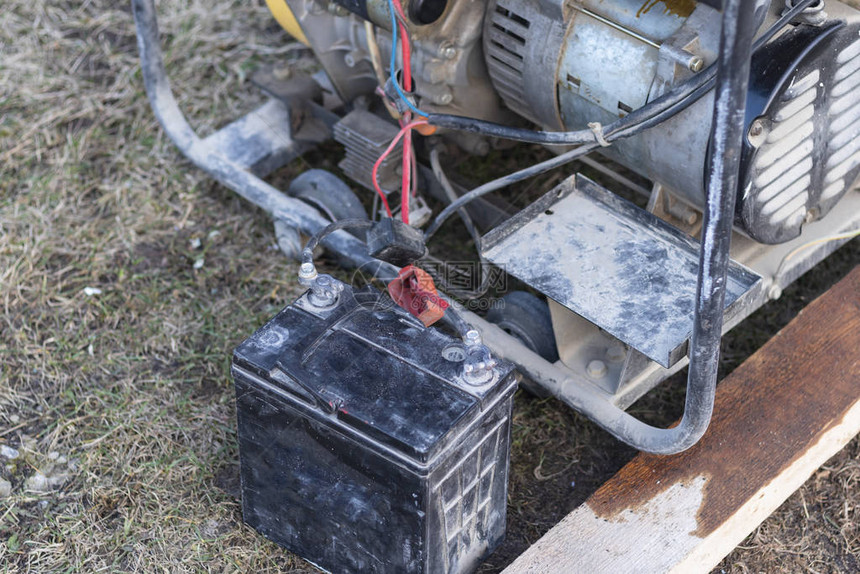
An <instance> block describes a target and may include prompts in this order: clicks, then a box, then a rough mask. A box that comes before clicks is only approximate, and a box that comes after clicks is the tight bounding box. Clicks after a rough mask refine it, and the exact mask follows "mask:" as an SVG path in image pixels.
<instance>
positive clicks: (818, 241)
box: [779, 229, 860, 267]
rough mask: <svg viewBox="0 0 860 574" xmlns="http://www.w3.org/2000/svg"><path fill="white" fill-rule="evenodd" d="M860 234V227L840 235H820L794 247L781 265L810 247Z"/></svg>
mask: <svg viewBox="0 0 860 574" xmlns="http://www.w3.org/2000/svg"><path fill="white" fill-rule="evenodd" d="M858 235H860V229H855V230H854V231H848V232H846V233H840V234H839V235H831V236H830V237H820V238H818V239H816V240H814V241H810V242H809V243H804V244H803V245H801V246H800V247H798V248H796V249H794V250H793V251H792V252H790V253H789V254H788V255H786V256H785V257H783V258H782V261H781V262H780V264H779V266H780V267H782V264H783V263H785V262H786V261H788V260H789V259H791V258H792V257H794V256H795V255H797V254H798V253H800V252H801V251H803V250H804V249H808V248H810V247H813V246H815V245H820V244H822V243H830V242H831V241H839V240H840V239H851V238H852V237H857V236H858Z"/></svg>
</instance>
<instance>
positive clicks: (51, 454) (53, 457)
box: [48, 450, 60, 460]
mask: <svg viewBox="0 0 860 574" xmlns="http://www.w3.org/2000/svg"><path fill="white" fill-rule="evenodd" d="M58 458H60V453H58V452H57V451H55V450H52V451H51V452H49V453H48V460H57V459H58Z"/></svg>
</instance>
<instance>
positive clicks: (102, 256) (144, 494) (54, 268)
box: [0, 0, 860, 572]
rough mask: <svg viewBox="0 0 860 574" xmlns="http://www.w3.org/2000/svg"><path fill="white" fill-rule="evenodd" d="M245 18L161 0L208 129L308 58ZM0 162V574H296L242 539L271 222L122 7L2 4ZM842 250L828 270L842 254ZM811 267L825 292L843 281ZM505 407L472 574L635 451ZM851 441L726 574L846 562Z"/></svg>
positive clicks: (289, 289)
mask: <svg viewBox="0 0 860 574" xmlns="http://www.w3.org/2000/svg"><path fill="white" fill-rule="evenodd" d="M259 4H260V3H259V2H247V1H244V0H242V1H234V2H212V1H208V0H207V1H205V2H204V1H202V0H191V1H182V2H180V1H178V0H171V1H167V0H164V1H162V2H161V3H160V12H161V15H162V18H161V23H162V37H163V41H164V42H165V47H166V50H165V53H166V58H167V63H168V67H169V69H170V70H171V75H172V79H173V82H174V86H175V87H176V90H177V92H178V95H179V98H180V101H181V104H182V106H183V108H184V109H185V110H186V112H187V113H188V114H189V115H190V117H191V118H192V123H194V125H195V127H197V128H198V129H200V131H202V132H204V133H206V132H209V131H211V130H212V129H214V128H215V127H217V126H218V125H220V124H222V123H224V121H226V120H227V119H229V118H233V117H236V116H237V115H239V114H240V113H242V112H244V111H246V110H248V109H251V108H252V107H253V106H254V105H255V104H257V103H259V101H260V98H259V96H258V95H256V92H255V91H254V90H253V89H252V88H250V87H248V86H246V85H242V82H243V79H244V77H245V75H246V73H247V72H248V71H249V70H250V69H252V68H253V67H254V66H255V65H257V63H258V62H260V61H262V60H267V61H272V60H275V59H289V60H291V61H292V65H295V66H300V67H308V66H311V65H312V62H311V61H310V60H309V58H308V56H307V54H306V53H304V52H302V51H298V50H296V48H295V44H293V43H291V42H290V41H289V39H288V38H287V37H286V36H285V35H283V34H282V33H281V32H280V31H279V30H278V29H277V28H276V26H275V25H274V23H273V21H272V20H271V18H270V17H269V15H268V13H267V12H266V10H265V9H264V8H262V7H261V6H260V5H259ZM314 161H319V162H322V163H323V164H329V165H331V164H332V163H333V162H334V161H336V158H335V159H334V160H332V159H331V158H329V157H328V156H326V155H324V154H323V155H320V154H317V156H316V157H315V159H314ZM0 166H2V167H0V169H2V171H0V305H2V307H3V312H2V327H0V329H2V338H0V356H2V361H0V445H5V446H9V447H14V448H15V449H17V450H18V451H19V457H18V458H17V459H15V460H11V461H10V460H8V459H2V460H0V462H2V463H3V466H0V477H2V479H4V480H6V481H9V482H10V483H11V488H12V492H11V495H9V496H6V497H3V498H0V568H4V569H5V570H7V571H15V572H17V571H21V572H25V571H28V572H62V571H67V572H73V571H100V570H106V571H116V570H123V571H125V570H133V571H143V572H157V571H169V572H173V571H186V570H187V571H219V572H220V571H241V572H244V571H257V572H290V571H306V570H309V569H310V567H309V566H307V565H306V564H305V563H303V562H302V561H300V560H297V559H295V558H294V557H292V556H290V555H289V554H288V553H286V552H284V551H282V550H280V549H279V548H278V547H276V546H275V545H273V544H271V543H268V542H267V541H265V540H264V539H263V538H261V537H260V536H258V535H256V533H254V532H253V531H251V530H250V529H248V528H247V527H245V526H243V525H242V522H241V513H240V506H239V503H238V502H237V500H236V493H237V482H236V481H237V450H236V441H235V423H234V407H233V396H232V386H231V382H230V379H229V374H228V363H229V354H230V351H231V349H232V348H233V346H235V344H236V343H238V342H239V341H240V340H241V339H242V338H243V337H244V336H246V335H247V334H249V333H250V332H251V331H252V330H253V329H254V328H256V327H257V326H258V325H259V324H261V323H262V321H264V320H265V319H266V318H268V317H269V316H271V315H272V314H273V313H274V312H275V311H276V310H277V309H279V308H280V307H281V306H283V305H284V304H285V303H287V302H288V301H289V300H290V299H291V298H292V297H294V296H295V295H296V294H297V292H298V286H297V285H296V284H295V282H294V281H293V279H292V278H293V277H294V273H295V268H294V265H293V264H291V263H289V262H287V261H285V260H284V259H283V258H282V257H279V255H278V253H277V251H276V249H275V248H274V237H273V234H272V231H271V228H270V223H269V221H268V220H267V218H266V217H264V216H263V215H261V214H260V213H259V212H257V211H255V210H253V209H251V208H249V206H248V205H246V204H244V203H243V202H241V201H240V200H238V199H236V198H235V197H234V196H233V195H232V194H231V193H229V192H228V191H226V190H224V189H223V188H221V187H219V186H217V185H215V184H214V183H212V181H211V180H209V179H208V178H207V177H206V176H204V175H203V174H202V173H200V172H199V171H197V170H196V169H193V168H192V167H190V166H189V165H188V163H187V162H185V161H184V160H183V159H182V158H181V156H180V155H179V154H178V152H177V151H176V150H175V149H174V148H173V147H172V145H171V144H170V142H169V141H167V139H166V138H165V136H164V135H163V134H162V132H161V131H160V130H159V128H158V126H157V125H156V122H155V120H154V119H153V117H152V115H151V113H150V111H149V108H148V105H147V103H146V100H145V97H144V94H143V90H142V85H141V81H140V74H139V71H138V68H137V55H136V49H135V40H134V30H133V23H132V19H131V15H130V12H129V10H128V7H127V3H126V2H125V1H123V2H119V3H117V2H110V1H108V0H90V1H85V2H73V1H71V0H52V1H47V0H7V1H6V2H4V4H3V10H0ZM304 167H305V166H304V164H303V163H302V162H299V163H298V164H296V165H293V166H291V167H290V168H289V169H288V170H287V172H286V173H284V174H281V176H280V177H281V178H284V179H286V178H287V177H289V175H290V173H295V172H296V171H298V170H301V169H303V168H304ZM198 241H199V246H198ZM856 245H857V243H856V242H855V247H854V250H853V251H849V252H848V255H847V257H846V256H845V255H842V259H843V260H844V259H847V260H849V262H850V259H852V258H854V260H855V261H856V256H857V249H856ZM843 251H844V250H843ZM200 261H202V266H200V264H199V263H198V262H200ZM195 263H198V267H197V268H195ZM845 265H846V264H845V263H844V262H843V264H842V267H838V266H837V269H843V268H845ZM827 273H828V272H826V271H825V275H826V279H825V280H824V283H827V282H828V281H829V282H832V281H833V280H835V278H836V277H837V276H838V275H839V273H840V272H839V271H834V272H829V274H827ZM88 288H90V289H97V290H98V292H93V291H91V290H88ZM822 288H823V287H822ZM88 292H89V293H93V294H90V295H88V294H87V293H88ZM800 296H801V295H797V294H795V298H794V299H793V300H794V301H795V304H794V307H795V308H793V310H791V311H789V312H786V311H785V310H783V311H780V313H782V314H783V315H787V316H786V317H781V318H779V319H778V320H777V323H778V322H779V321H781V320H782V319H786V320H787V317H790V316H791V314H793V313H795V312H796V308H797V307H800V306H802V303H803V301H802V300H799V299H798V297H800ZM765 321H766V323H765V324H770V325H771V328H775V327H774V326H773V324H772V323H767V321H770V319H765ZM762 331H763V333H764V334H766V333H767V332H769V331H768V328H765V329H763V330H762ZM770 332H772V331H770ZM765 338H766V337H765ZM753 339H754V340H753V341H748V340H746V339H739V340H738V339H733V341H737V342H736V343H735V345H737V346H738V347H739V349H733V348H731V349H729V350H731V351H732V356H737V357H742V356H743V354H744V353H745V352H749V351H750V350H752V349H753V348H755V346H757V345H760V344H761V342H763V341H761V340H760V339H761V335H759V336H758V339H756V338H755V337H753ZM744 349H745V350H744ZM667 393H668V394H667V395H666V396H668V397H671V396H672V395H671V391H667ZM520 399H521V400H519V403H518V407H517V412H516V414H515V416H516V421H517V422H518V425H517V428H516V430H515V434H514V453H513V465H514V466H513V468H514V476H513V478H512V486H511V506H510V517H511V520H510V534H509V542H508V543H507V545H506V547H505V548H504V549H503V551H502V552H500V553H499V554H497V555H496V556H494V557H493V558H492V559H491V563H490V565H489V566H488V569H493V568H498V567H499V566H501V565H502V564H503V563H505V562H506V561H507V560H509V559H510V558H511V557H512V556H514V555H515V554H516V553H517V552H519V551H520V550H521V549H522V548H523V547H524V546H525V545H527V544H528V543H530V542H532V541H534V540H535V539H536V538H537V537H538V536H539V535H540V534H541V533H543V532H544V531H545V530H546V529H547V528H548V527H549V526H551V525H552V524H553V523H554V522H555V521H557V520H558V518H559V517H560V516H561V515H563V513H565V512H566V511H568V510H570V508H571V507H572V506H573V505H575V504H576V503H578V502H579V501H581V500H582V499H584V497H585V496H587V494H588V493H589V492H590V491H591V490H593V488H594V487H595V486H596V485H597V484H599V483H600V482H601V481H602V480H605V479H606V478H607V477H608V476H609V475H610V474H611V473H612V472H613V471H614V469H616V468H618V467H619V466H621V465H622V464H623V463H624V462H625V461H626V460H627V459H628V458H629V457H630V456H631V455H632V452H631V451H630V450H629V449H627V448H625V447H622V446H620V445H618V444H617V443H615V442H614V441H612V440H610V439H608V438H607V437H606V435H605V434H603V433H601V432H600V431H598V430H597V429H596V428H595V427H593V425H590V424H589V423H587V422H586V421H584V420H583V419H582V418H581V417H579V416H577V415H575V414H574V413H572V412H571V411H569V410H568V409H566V408H565V407H563V406H561V405H559V404H558V403H555V402H553V401H540V400H536V399H532V398H529V397H524V396H523V397H520ZM667 401H668V399H666V398H665V397H663V398H661V396H660V395H658V396H657V397H656V398H655V399H652V402H650V403H646V404H645V405H644V406H643V407H641V408H642V409H645V410H647V409H657V408H658V407H661V406H662V405H663V403H664V402H667ZM671 416H672V412H671V410H670V411H666V414H664V418H665V417H671ZM858 450H860V446H858V442H857V441H856V440H855V441H854V442H853V443H852V444H851V446H849V447H848V448H847V449H846V450H845V451H843V453H841V454H840V455H839V456H837V457H836V458H835V459H834V460H833V461H831V463H829V464H828V465H827V466H826V467H824V468H822V469H821V470H820V471H819V472H818V473H817V474H816V476H815V477H814V478H813V479H811V480H810V482H809V483H807V485H805V486H804V488H803V489H802V490H801V491H800V492H799V493H798V494H796V495H795V496H794V497H792V499H790V500H789V501H788V502H787V503H786V505H784V507H783V508H782V509H781V510H780V512H779V513H777V514H776V515H774V517H772V518H771V519H770V520H768V521H767V522H766V523H765V524H764V525H763V526H762V527H761V528H760V529H759V530H758V531H757V532H756V533H755V534H754V535H753V536H752V537H751V538H750V539H749V540H748V541H747V542H746V543H745V544H744V548H742V549H739V550H738V551H736V552H735V553H734V554H733V555H732V556H731V557H730V558H729V559H727V561H726V562H724V567H725V568H726V569H727V570H733V571H738V572H762V571H768V572H770V571H776V570H779V569H781V568H783V566H784V568H785V569H786V570H789V571H800V570H804V569H807V570H810V571H817V572H820V571H836V570H840V569H841V568H840V564H842V565H848V566H849V567H850V566H852V565H853V566H854V567H856V566H857V555H858V546H859V545H860V541H858V527H857V517H856V510H855V509H857V508H858V506H860V487H858V484H857V483H858V478H860V470H858V463H857V455H858ZM40 477H44V478H40ZM40 481H42V483H41V484H40V483H39V482H40ZM571 483H575V486H573V487H572V486H571ZM41 491H45V492H41Z"/></svg>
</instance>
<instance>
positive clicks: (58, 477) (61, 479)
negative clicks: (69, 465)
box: [48, 474, 69, 488]
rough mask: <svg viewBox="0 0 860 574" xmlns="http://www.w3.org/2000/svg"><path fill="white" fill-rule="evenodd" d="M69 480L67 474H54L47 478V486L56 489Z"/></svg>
mask: <svg viewBox="0 0 860 574" xmlns="http://www.w3.org/2000/svg"><path fill="white" fill-rule="evenodd" d="M68 480H69V475H68V474H54V475H52V476H49V477H48V484H49V485H51V487H53V488H57V487H60V486H63V485H64V484H66V481H68Z"/></svg>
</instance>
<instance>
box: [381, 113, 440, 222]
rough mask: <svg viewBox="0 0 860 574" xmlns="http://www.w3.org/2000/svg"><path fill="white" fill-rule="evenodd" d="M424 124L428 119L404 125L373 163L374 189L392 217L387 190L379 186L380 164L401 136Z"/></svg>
mask: <svg viewBox="0 0 860 574" xmlns="http://www.w3.org/2000/svg"><path fill="white" fill-rule="evenodd" d="M423 125H427V120H426V119H420V120H415V121H413V122H409V123H408V124H406V125H405V126H403V127H402V128H401V129H400V132H398V134H397V136H396V137H395V138H394V139H393V140H391V143H390V144H388V148H387V149H386V150H385V151H384V152H382V155H381V156H379V159H377V160H376V163H374V164H373V171H372V172H371V178H372V180H373V187H374V189H376V193H378V194H379V197H380V198H381V199H382V205H384V206H385V211H387V212H388V217H391V208H390V207H389V206H388V198H386V197H385V192H384V191H382V188H381V187H379V179H378V173H379V166H380V165H382V162H383V161H385V158H386V157H388V156H389V155H390V154H391V151H392V150H393V149H394V146H396V145H397V143H398V142H399V141H400V139H401V138H403V136H404V135H406V134H407V133H409V132H411V130H412V129H413V128H415V127H417V126H423ZM407 204H408V201H407ZM402 209H403V208H402V207H401V210H402ZM407 209H408V207H407Z"/></svg>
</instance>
